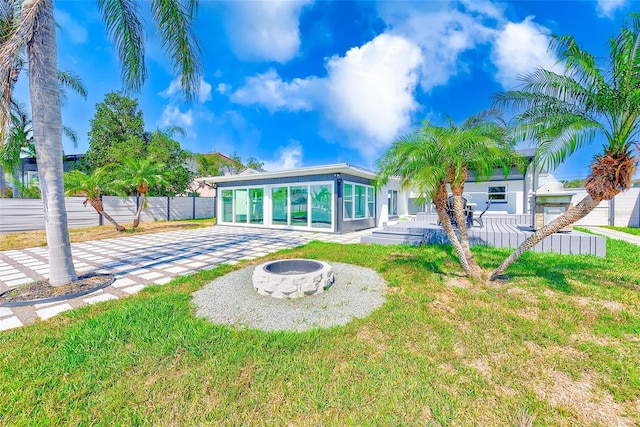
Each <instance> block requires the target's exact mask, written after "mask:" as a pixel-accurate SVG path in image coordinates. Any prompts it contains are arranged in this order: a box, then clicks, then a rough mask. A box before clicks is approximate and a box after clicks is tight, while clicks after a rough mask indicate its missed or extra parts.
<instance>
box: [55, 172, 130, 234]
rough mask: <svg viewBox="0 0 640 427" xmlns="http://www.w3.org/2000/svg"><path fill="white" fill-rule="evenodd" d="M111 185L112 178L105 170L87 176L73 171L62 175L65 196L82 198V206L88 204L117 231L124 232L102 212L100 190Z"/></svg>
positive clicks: (121, 227) (122, 228)
mask: <svg viewBox="0 0 640 427" xmlns="http://www.w3.org/2000/svg"><path fill="white" fill-rule="evenodd" d="M112 183H113V179H112V177H111V176H110V175H109V174H108V172H107V171H106V169H104V168H97V169H94V170H93V172H92V173H91V174H90V175H89V174H86V173H84V172H82V171H80V170H73V171H71V172H67V173H65V174H64V186H65V195H67V196H84V197H85V201H84V203H83V205H85V206H86V205H87V203H89V204H90V205H91V206H92V207H93V208H94V209H95V210H96V212H98V213H99V214H100V215H102V216H103V217H104V218H106V219H107V221H109V222H110V223H111V224H113V226H114V227H115V228H116V230H118V231H125V228H124V227H123V226H122V225H120V224H118V222H117V221H116V220H115V219H113V218H112V217H111V216H110V215H109V214H107V213H106V212H105V211H104V206H103V205H102V199H101V198H100V196H101V194H102V190H103V189H105V188H107V187H108V186H109V185H110V184H112Z"/></svg>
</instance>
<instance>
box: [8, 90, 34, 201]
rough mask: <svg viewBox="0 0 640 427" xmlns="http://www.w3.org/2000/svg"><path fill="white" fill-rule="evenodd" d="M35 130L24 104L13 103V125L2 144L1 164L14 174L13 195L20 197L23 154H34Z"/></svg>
mask: <svg viewBox="0 0 640 427" xmlns="http://www.w3.org/2000/svg"><path fill="white" fill-rule="evenodd" d="M34 151H35V146H34V144H33V131H32V129H31V119H30V118H29V114H28V113H27V111H26V110H25V107H24V106H23V105H22V104H18V103H16V102H12V103H11V126H10V128H9V131H8V132H7V134H6V140H5V142H4V144H3V145H2V146H0V165H2V168H3V170H4V171H6V172H8V173H10V174H11V175H12V181H13V185H12V189H13V191H12V197H14V198H15V197H20V191H19V184H20V182H21V181H22V177H21V176H20V167H21V166H22V155H23V154H25V155H28V154H33V152H34Z"/></svg>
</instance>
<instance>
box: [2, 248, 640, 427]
mask: <svg viewBox="0 0 640 427" xmlns="http://www.w3.org/2000/svg"><path fill="white" fill-rule="evenodd" d="M474 252H475V253H476V255H477V256H478V259H479V262H480V264H481V265H484V266H486V267H487V268H488V267H489V266H495V265H498V263H499V261H500V260H501V259H502V258H503V257H504V256H505V254H506V253H507V252H505V251H502V250H496V249H491V248H474ZM607 253H608V257H607V258H606V259H600V258H594V257H587V256H560V255H552V254H534V253H530V254H526V255H525V256H524V257H523V258H522V260H521V262H520V263H519V264H517V265H514V266H513V267H512V268H511V269H510V270H509V271H508V272H509V274H510V275H511V278H510V280H509V281H508V282H500V283H492V284H471V283H469V282H467V281H466V280H464V279H463V278H461V277H459V276H458V275H457V274H456V273H457V271H458V266H457V264H456V262H455V261H454V260H453V258H452V251H451V249H450V248H448V247H444V246H428V247H421V248H415V247H405V246H392V247H384V246H377V245H337V244H327V243H318V242H313V243H311V244H309V245H306V246H304V247H302V248H297V249H294V250H289V251H285V252H284V255H285V256H287V257H290V256H296V257H307V258H314V259H324V260H328V261H340V262H347V263H352V264H356V265H360V266H365V267H369V268H372V269H375V270H376V271H378V272H379V273H380V274H381V275H382V276H383V277H385V278H386V280H387V281H388V283H389V286H390V290H389V292H388V295H387V302H386V303H385V304H384V305H383V306H382V307H381V308H380V309H378V310H377V311H375V312H374V313H373V314H372V315H371V316H369V317H367V318H365V319H360V320H356V321H353V322H351V323H350V324H348V325H346V326H343V327H334V328H331V329H326V330H315V331H310V332H304V333H284V332H279V333H264V332H260V331H255V330H236V329H233V328H229V327H225V326H218V325H212V324H209V323H207V322H206V321H204V320H202V319H198V318H195V317H194V315H193V309H192V307H191V306H190V299H191V293H192V292H193V291H194V290H197V289H199V288H200V287H202V286H203V285H204V284H206V283H208V282H209V281H211V280H213V279H214V278H215V277H217V276H220V275H222V274H225V273H227V272H229V271H231V270H232V269H234V268H241V267H244V266H246V265H248V264H246V263H245V264H242V265H240V266H236V267H229V266H225V267H220V268H217V269H215V270H211V271H204V272H200V273H198V274H195V275H192V276H189V277H182V278H178V279H176V280H174V281H173V282H171V283H170V284H167V285H164V286H156V287H150V288H147V289H146V290H144V291H142V292H141V293H139V294H138V295H135V296H133V297H130V298H127V299H123V300H118V301H109V302H106V303H101V304H97V305H94V306H88V307H83V308H81V309H77V310H73V311H71V312H66V313H63V314H61V315H59V316H57V317H55V318H53V319H51V320H50V321H45V322H39V323H37V324H35V325H31V326H28V327H25V328H21V329H17V330H12V331H7V332H4V333H0V348H1V349H2V351H1V353H0V354H1V355H0V420H1V421H2V422H1V423H0V424H2V425H7V426H9V425H10V426H32V425H55V426H58V425H105V426H107V425H108V426H110V425H126V426H129V425H153V426H156V425H179V426H183V425H238V426H253V425H265V426H267V425H268V426H272V425H283V426H284V425H292V426H300V425H312V426H316V425H327V426H334V425H335V426H342V425H357V426H360V425H370V426H397V425H434V426H436V425H443V426H444V425H463V426H469V425H478V426H494V425H496V426H497V425H500V426H503V425H504V426H508V425H513V426H528V425H554V426H570V425H580V426H589V425H593V426H608V425H637V424H640V406H639V405H638V402H639V401H640V400H639V399H640V296H639V295H640V294H639V291H640V248H638V247H636V246H633V245H630V244H627V243H625V242H618V241H614V240H608V241H607ZM280 255H281V256H282V255H283V253H280ZM275 257H277V255H274V256H271V257H270V258H275ZM263 261H264V260H260V261H256V262H263ZM329 292H330V290H329Z"/></svg>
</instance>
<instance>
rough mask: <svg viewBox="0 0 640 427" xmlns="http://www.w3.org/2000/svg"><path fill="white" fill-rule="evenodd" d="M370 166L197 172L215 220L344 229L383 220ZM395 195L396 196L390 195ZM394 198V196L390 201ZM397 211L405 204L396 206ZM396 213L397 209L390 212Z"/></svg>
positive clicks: (393, 185)
mask: <svg viewBox="0 0 640 427" xmlns="http://www.w3.org/2000/svg"><path fill="white" fill-rule="evenodd" d="M375 176H376V174H375V172H372V171H370V170H367V169H363V168H359V167H356V166H353V165H349V164H347V163H340V164H335V165H325V166H313V167H306V168H299V169H292V170H286V171H277V172H255V173H246V174H238V175H225V176H214V177H206V178H198V179H197V181H202V182H206V183H207V184H209V185H210V186H213V187H215V189H216V202H215V207H216V208H215V209H216V212H215V216H216V218H217V222H218V223H219V224H229V225H245V226H247V225H249V226H256V227H268V228H288V229H301V230H313V231H325V232H333V233H348V232H351V231H356V230H363V229H366V228H372V227H376V226H378V225H380V224H381V223H382V222H383V221H388V213H387V212H383V208H386V207H387V199H385V198H381V197H380V194H388V191H389V190H388V188H393V189H394V191H395V192H396V194H397V191H398V183H397V182H394V183H391V184H390V185H389V186H386V187H385V188H382V189H380V191H378V192H377V194H376V190H375V188H374V187H373V179H374V178H375ZM396 199H397V198H396ZM396 203H398V202H396ZM401 209H402V210H401V212H404V211H406V207H405V206H402V207H401ZM396 215H397V213H396Z"/></svg>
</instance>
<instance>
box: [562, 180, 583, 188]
mask: <svg viewBox="0 0 640 427" xmlns="http://www.w3.org/2000/svg"><path fill="white" fill-rule="evenodd" d="M560 182H561V183H562V186H563V187H564V188H582V187H583V186H584V179H572V180H571V181H569V180H567V179H561V180H560Z"/></svg>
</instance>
